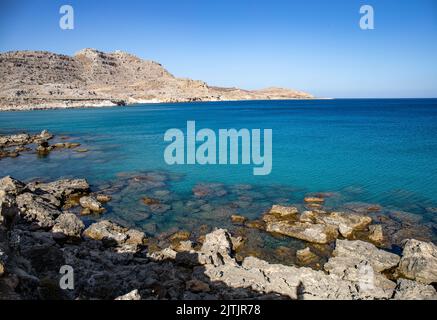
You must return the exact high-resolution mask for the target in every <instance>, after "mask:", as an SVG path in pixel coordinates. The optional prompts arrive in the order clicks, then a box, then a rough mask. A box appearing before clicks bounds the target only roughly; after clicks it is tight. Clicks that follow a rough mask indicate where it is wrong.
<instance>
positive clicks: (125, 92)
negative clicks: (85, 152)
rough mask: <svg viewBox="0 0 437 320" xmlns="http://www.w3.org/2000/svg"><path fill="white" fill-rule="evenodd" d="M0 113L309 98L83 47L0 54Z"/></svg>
mask: <svg viewBox="0 0 437 320" xmlns="http://www.w3.org/2000/svg"><path fill="white" fill-rule="evenodd" d="M0 78H1V79H2V82H1V83H0V111H1V110H22V109H39V108H68V107H79V106H105V105H106V106H110V105H113V106H124V105H126V104H133V103H144V102H190V101H219V100H268V99H309V98H312V96H311V95H309V94H307V93H304V92H299V91H295V90H288V89H283V88H268V89H264V90H253V91H251V90H242V89H237V88H219V87H212V86H208V85H207V84H206V83H205V82H203V81H195V80H190V79H181V78H176V77H174V76H173V75H172V74H170V73H169V72H168V71H167V70H165V69H164V68H163V67H162V66H161V65H160V64H159V63H156V62H154V61H146V60H142V59H140V58H138V57H136V56H133V55H131V54H128V53H125V52H120V51H117V52H113V53H104V52H101V51H97V50H94V49H84V50H81V51H79V52H77V53H76V54H75V55H74V56H73V57H70V56H66V55H61V54H55V53H50V52H45V51H15V52H6V53H1V54H0Z"/></svg>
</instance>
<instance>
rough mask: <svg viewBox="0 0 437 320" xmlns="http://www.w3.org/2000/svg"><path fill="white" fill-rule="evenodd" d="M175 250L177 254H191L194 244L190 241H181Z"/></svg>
mask: <svg viewBox="0 0 437 320" xmlns="http://www.w3.org/2000/svg"><path fill="white" fill-rule="evenodd" d="M173 249H174V250H175V251H177V252H189V251H191V250H193V242H192V241H190V240H186V241H180V242H179V243H177V244H176V245H175V246H174V248H173Z"/></svg>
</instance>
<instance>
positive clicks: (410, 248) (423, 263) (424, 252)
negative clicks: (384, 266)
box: [398, 239, 437, 284]
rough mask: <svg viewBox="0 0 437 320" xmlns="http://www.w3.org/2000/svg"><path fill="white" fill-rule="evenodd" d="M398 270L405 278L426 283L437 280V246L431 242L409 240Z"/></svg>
mask: <svg viewBox="0 0 437 320" xmlns="http://www.w3.org/2000/svg"><path fill="white" fill-rule="evenodd" d="M398 271H399V273H400V275H401V276H403V277H405V278H408V279H412V280H417V281H420V282H422V283H425V284H430V283H435V282H437V247H436V246H435V245H434V244H432V243H430V242H422V241H418V240H414V239H410V240H407V242H406V243H405V246H404V250H403V252H402V259H401V261H400V263H399V268H398Z"/></svg>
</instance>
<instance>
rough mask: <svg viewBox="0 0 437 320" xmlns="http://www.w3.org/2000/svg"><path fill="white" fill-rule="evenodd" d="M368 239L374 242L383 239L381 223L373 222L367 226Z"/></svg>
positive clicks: (379, 241)
mask: <svg viewBox="0 0 437 320" xmlns="http://www.w3.org/2000/svg"><path fill="white" fill-rule="evenodd" d="M369 239H370V240H371V241H373V242H376V243H382V242H383V241H384V234H383V231H382V225H380V224H373V225H371V226H369Z"/></svg>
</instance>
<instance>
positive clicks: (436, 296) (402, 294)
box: [393, 279, 437, 300]
mask: <svg viewBox="0 0 437 320" xmlns="http://www.w3.org/2000/svg"><path fill="white" fill-rule="evenodd" d="M393 299H395V300H437V292H436V291H435V289H434V287H433V286H430V285H425V284H422V283H419V282H415V281H411V280H407V279H399V280H398V284H397V286H396V289H395V294H394V297H393Z"/></svg>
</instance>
